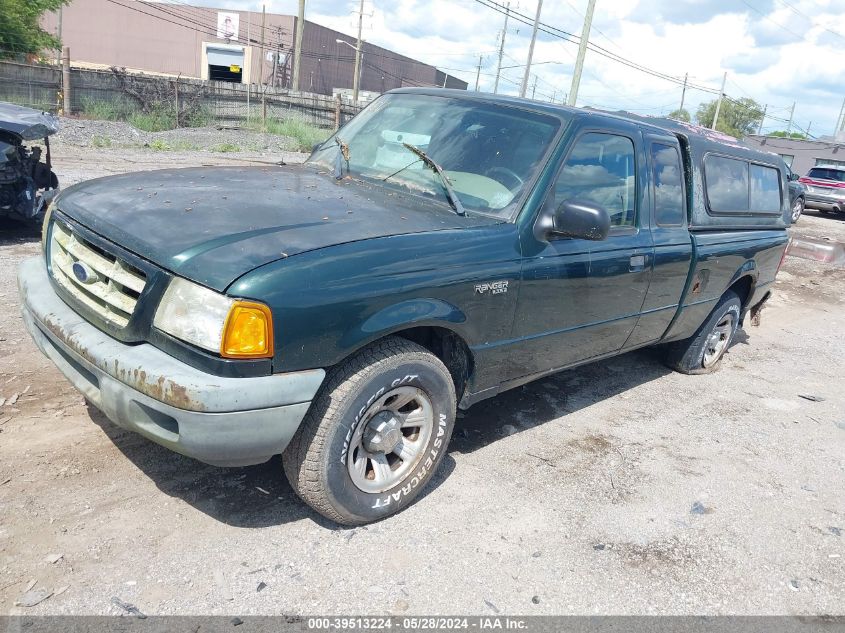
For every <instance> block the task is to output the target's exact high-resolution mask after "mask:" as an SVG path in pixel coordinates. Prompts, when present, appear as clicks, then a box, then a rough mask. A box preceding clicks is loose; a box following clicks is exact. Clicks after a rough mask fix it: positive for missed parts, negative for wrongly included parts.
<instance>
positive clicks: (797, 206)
mask: <svg viewBox="0 0 845 633" xmlns="http://www.w3.org/2000/svg"><path fill="white" fill-rule="evenodd" d="M802 213H804V198H798V199H796V200H795V202H793V203H792V223H793V224H795V223H796V222H797V221H798V218H800V217H801V214H802Z"/></svg>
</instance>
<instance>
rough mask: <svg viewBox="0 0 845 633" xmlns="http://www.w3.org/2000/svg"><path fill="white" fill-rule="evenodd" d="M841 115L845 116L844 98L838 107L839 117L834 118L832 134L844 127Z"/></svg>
mask: <svg viewBox="0 0 845 633" xmlns="http://www.w3.org/2000/svg"><path fill="white" fill-rule="evenodd" d="M843 116H845V99H843V100H842V107H841V108H839V118H838V119H836V129H835V130H833V135H834V136H836V135H837V134H838V133H839V132H841V131H842V130H843V128H845V119H843V118H842V117H843Z"/></svg>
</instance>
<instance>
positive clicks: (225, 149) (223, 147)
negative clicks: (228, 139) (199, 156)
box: [211, 143, 241, 154]
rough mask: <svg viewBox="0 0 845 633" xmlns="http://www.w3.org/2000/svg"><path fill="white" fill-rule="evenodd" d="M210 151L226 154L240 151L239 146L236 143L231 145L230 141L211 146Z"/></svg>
mask: <svg viewBox="0 0 845 633" xmlns="http://www.w3.org/2000/svg"><path fill="white" fill-rule="evenodd" d="M211 151H212V152H221V153H223V154H228V153H229V152H239V151H241V148H240V147H238V146H237V145H233V144H232V143H220V145H215V146H214V147H212V148H211Z"/></svg>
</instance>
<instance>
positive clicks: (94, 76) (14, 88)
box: [0, 61, 361, 131]
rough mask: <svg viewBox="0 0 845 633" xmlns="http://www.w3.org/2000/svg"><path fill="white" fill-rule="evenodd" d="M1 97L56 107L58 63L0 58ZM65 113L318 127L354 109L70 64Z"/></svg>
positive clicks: (152, 122)
mask: <svg viewBox="0 0 845 633" xmlns="http://www.w3.org/2000/svg"><path fill="white" fill-rule="evenodd" d="M0 101H8V102H11V103H16V104H19V105H24V106H27V107H31V108H36V109H39V110H45V111H49V112H53V113H56V112H59V111H60V110H61V108H62V103H63V94H62V69H61V67H58V66H55V65H48V64H43V65H42V64H22V63H17V62H8V61H3V62H0ZM69 105H70V112H63V113H62V114H65V115H68V114H69V115H79V116H83V117H86V118H92V119H108V120H123V121H128V122H130V123H133V124H136V123H137V124H139V125H138V126H139V127H143V128H145V129H148V130H149V131H156V130H160V129H170V128H174V127H197V126H204V125H215V124H216V125H227V126H229V125H231V126H245V125H259V126H260V125H264V126H272V125H274V124H278V123H280V122H282V123H283V122H286V121H291V120H293V121H297V122H300V123H304V124H307V125H311V126H314V127H320V128H334V127H335V126H336V125H338V124H340V125H343V124H344V123H345V122H346V121H348V120H349V119H350V118H351V117H353V116H354V115H355V114H357V113H358V112H359V111H360V109H361V108H360V106H356V105H354V104H353V103H351V102H350V101H349V100H347V99H341V98H333V97H329V96H327V95H322V94H315V93H304V92H291V91H289V90H282V89H279V88H272V87H267V86H259V85H251V86H248V85H244V84H234V83H228V82H222V81H203V80H198V79H189V78H184V77H163V76H158V75H146V74H136V73H129V72H126V71H125V70H123V69H118V68H111V69H108V70H91V69H83V68H71V69H70V93H69Z"/></svg>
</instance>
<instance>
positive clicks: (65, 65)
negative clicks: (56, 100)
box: [62, 46, 71, 116]
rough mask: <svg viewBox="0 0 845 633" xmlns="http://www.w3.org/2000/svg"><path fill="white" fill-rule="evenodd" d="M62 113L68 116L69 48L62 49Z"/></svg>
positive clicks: (69, 111) (69, 113)
mask: <svg viewBox="0 0 845 633" xmlns="http://www.w3.org/2000/svg"><path fill="white" fill-rule="evenodd" d="M62 114H63V115H64V116H70V115H71V110H70V48H69V47H67V46H65V47H64V50H63V51H62Z"/></svg>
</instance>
